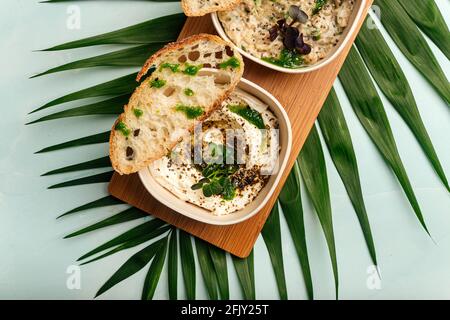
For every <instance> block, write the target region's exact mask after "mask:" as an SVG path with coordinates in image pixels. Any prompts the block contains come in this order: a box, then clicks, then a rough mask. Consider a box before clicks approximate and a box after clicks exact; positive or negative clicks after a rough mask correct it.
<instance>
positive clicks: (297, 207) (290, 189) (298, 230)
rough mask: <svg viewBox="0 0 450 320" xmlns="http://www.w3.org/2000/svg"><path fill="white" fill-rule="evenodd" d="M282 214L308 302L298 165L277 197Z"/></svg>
mask: <svg viewBox="0 0 450 320" xmlns="http://www.w3.org/2000/svg"><path fill="white" fill-rule="evenodd" d="M278 201H279V202H280V205H281V208H282V209H283V214H284V217H285V219H286V223H287V225H288V228H289V231H290V234H291V237H292V240H293V242H294V246H295V250H296V251H297V256H298V259H299V260H300V266H301V268H302V273H303V279H304V281H305V286H306V293H307V294H308V298H309V299H310V300H312V299H314V290H313V283H312V278H311V269H310V267H309V259H308V248H307V246H306V234H305V222H304V221H303V208H302V198H301V192H300V169H299V167H298V163H297V162H296V163H295V164H294V167H293V168H292V170H291V172H290V173H289V176H288V178H287V180H286V182H285V183H284V186H283V189H282V190H281V192H280V195H279V197H278Z"/></svg>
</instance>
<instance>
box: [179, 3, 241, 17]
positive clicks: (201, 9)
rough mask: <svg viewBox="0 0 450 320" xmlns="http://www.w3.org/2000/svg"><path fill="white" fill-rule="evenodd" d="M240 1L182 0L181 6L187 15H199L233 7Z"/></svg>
mask: <svg viewBox="0 0 450 320" xmlns="http://www.w3.org/2000/svg"><path fill="white" fill-rule="evenodd" d="M238 3H239V0H181V7H182V8H183V11H184V13H185V14H186V15H187V16H189V17H198V16H204V15H205V14H207V13H211V12H216V11H224V10H228V9H231V8H233V7H234V6H236V5H237V4H238Z"/></svg>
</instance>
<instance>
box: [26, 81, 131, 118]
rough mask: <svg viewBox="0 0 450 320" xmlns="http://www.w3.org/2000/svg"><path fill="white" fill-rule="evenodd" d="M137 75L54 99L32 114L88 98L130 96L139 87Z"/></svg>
mask: <svg viewBox="0 0 450 320" xmlns="http://www.w3.org/2000/svg"><path fill="white" fill-rule="evenodd" d="M136 76H137V73H132V74H129V75H126V76H123V77H120V78H117V79H114V80H111V81H108V82H105V83H101V84H98V85H95V86H92V87H89V88H86V89H83V90H80V91H77V92H74V93H70V94H67V95H65V96H62V97H60V98H57V99H54V100H52V101H50V102H49V103H47V104H45V105H43V106H42V107H39V108H37V109H35V110H33V111H31V112H30V113H34V112H37V111H40V110H43V109H47V108H49V107H53V106H56V105H58V104H62V103H66V102H70V101H76V100H80V99H86V98H96V97H103V96H122V95H126V94H130V93H131V92H133V90H134V89H135V88H136V86H137V85H138V83H137V81H136Z"/></svg>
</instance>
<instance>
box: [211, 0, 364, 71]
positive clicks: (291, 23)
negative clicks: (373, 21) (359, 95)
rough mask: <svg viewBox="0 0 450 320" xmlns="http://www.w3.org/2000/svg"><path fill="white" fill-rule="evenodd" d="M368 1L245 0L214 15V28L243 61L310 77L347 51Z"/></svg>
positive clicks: (212, 15)
mask: <svg viewBox="0 0 450 320" xmlns="http://www.w3.org/2000/svg"><path fill="white" fill-rule="evenodd" d="M366 1H367V0H295V1H292V0H242V1H241V2H240V3H239V4H238V5H237V6H236V7H234V8H232V9H229V10H226V11H221V12H214V13H212V14H211V17H212V21H213V24H214V27H215V29H216V31H217V32H218V34H219V35H220V36H221V37H222V38H223V39H224V40H226V41H229V42H231V43H233V44H234V46H235V47H236V49H237V50H238V51H239V52H240V53H241V54H242V55H243V56H245V57H247V58H248V59H250V60H253V61H255V62H257V63H259V64H261V65H263V66H265V67H268V68H271V69H274V70H277V71H281V72H286V73H307V72H311V71H314V70H317V69H319V68H321V67H323V66H325V65H327V64H328V63H330V62H331V61H333V60H334V59H335V58H336V57H337V56H338V55H339V53H340V52H341V51H342V50H343V48H344V47H345V45H346V43H347V42H348V41H349V40H350V38H351V36H352V34H354V32H355V31H356V27H357V23H358V21H360V20H361V19H362V15H363V10H364V8H365V5H366Z"/></svg>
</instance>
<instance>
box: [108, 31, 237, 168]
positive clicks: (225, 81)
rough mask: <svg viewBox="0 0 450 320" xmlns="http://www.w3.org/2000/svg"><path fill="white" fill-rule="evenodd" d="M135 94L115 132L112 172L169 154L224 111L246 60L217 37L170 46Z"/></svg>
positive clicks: (155, 60)
mask: <svg viewBox="0 0 450 320" xmlns="http://www.w3.org/2000/svg"><path fill="white" fill-rule="evenodd" d="M153 68H154V71H153V73H151V74H150V75H149V76H148V77H147V78H146V79H145V80H143V81H142V83H141V84H140V85H139V87H137V88H136V90H135V91H134V93H133V94H132V96H131V98H130V101H129V103H128V105H126V106H125V107H124V112H123V113H122V114H121V115H120V116H119V118H118V119H117V121H116V122H115V123H114V126H113V128H112V130H111V136H110V140H109V147H110V151H109V152H110V158H111V162H112V166H113V168H114V169H115V170H116V171H117V172H118V173H120V174H130V173H134V172H137V171H139V170H140V169H142V168H145V167H146V166H148V165H149V164H150V163H152V162H153V161H155V160H157V159H159V158H161V157H163V156H164V155H166V154H167V153H168V152H170V151H171V150H172V149H173V148H174V147H175V145H176V144H177V143H178V142H179V141H180V140H181V139H182V138H183V137H184V136H185V135H187V134H190V132H191V131H192V130H193V128H194V123H195V121H202V120H204V119H206V118H207V117H208V116H209V114H210V113H211V112H213V111H214V110H216V109H218V108H220V105H221V103H222V101H223V100H224V99H225V98H226V97H227V96H228V94H229V93H230V92H231V91H233V89H234V88H235V86H236V85H237V83H238V82H239V80H240V78H241V76H242V73H243V70H244V62H243V60H242V57H241V55H240V54H239V53H238V52H237V51H233V50H232V49H231V47H230V46H229V45H228V44H227V43H226V42H225V41H223V40H222V39H220V38H219V37H217V36H213V35H209V34H199V35H195V36H192V37H189V38H187V39H185V40H183V41H180V42H175V43H172V44H169V45H167V46H165V47H164V48H162V49H161V50H159V51H158V52H156V53H155V54H154V55H153V56H152V57H150V59H149V60H148V61H147V62H146V63H145V65H144V67H143V68H142V70H141V72H140V73H139V75H138V77H137V80H138V81H140V80H141V79H142V78H143V77H144V76H145V75H146V74H147V72H148V71H149V70H150V69H153Z"/></svg>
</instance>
